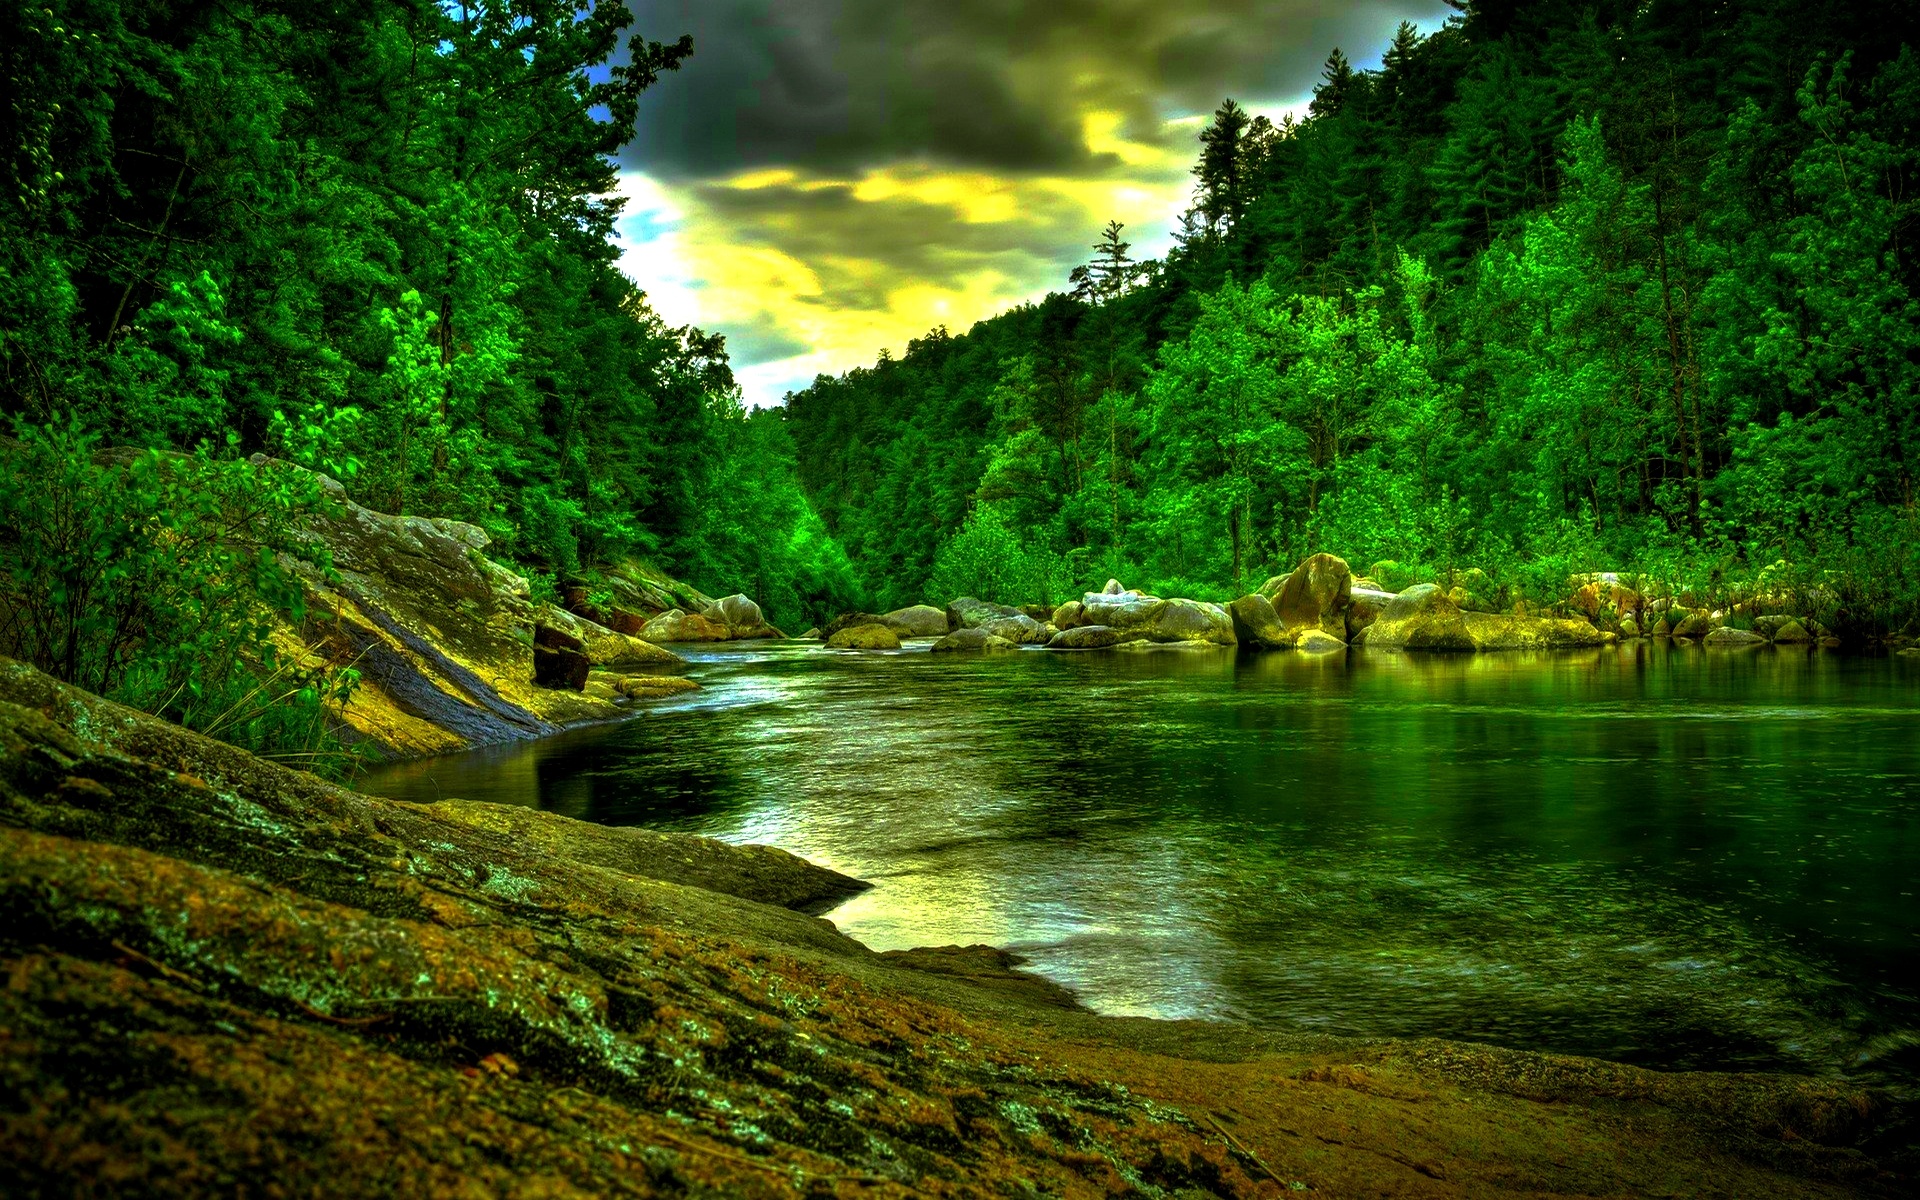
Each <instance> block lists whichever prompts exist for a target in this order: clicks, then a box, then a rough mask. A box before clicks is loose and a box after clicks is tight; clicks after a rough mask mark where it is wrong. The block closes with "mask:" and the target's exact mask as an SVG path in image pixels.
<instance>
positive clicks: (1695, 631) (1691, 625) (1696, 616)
mask: <svg viewBox="0 0 1920 1200" xmlns="http://www.w3.org/2000/svg"><path fill="white" fill-rule="evenodd" d="M1712 631H1713V622H1712V621H1711V620H1710V619H1709V618H1708V616H1707V614H1706V613H1704V612H1690V613H1688V614H1687V615H1686V616H1685V617H1683V618H1681V619H1680V620H1679V621H1678V622H1677V623H1675V625H1674V627H1673V636H1674V637H1677V638H1703V637H1705V636H1707V634H1709V633H1711V632H1712Z"/></svg>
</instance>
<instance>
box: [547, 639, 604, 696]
mask: <svg viewBox="0 0 1920 1200" xmlns="http://www.w3.org/2000/svg"><path fill="white" fill-rule="evenodd" d="M592 671H593V661H592V660H591V659H589V658H588V657H587V656H586V655H585V654H582V653H581V652H580V651H578V650H556V649H553V648H551V647H548V646H535V647H534V648H533V682H534V684H535V685H536V686H538V687H544V688H558V689H565V690H566V691H569V692H584V691H586V690H587V676H588V675H589V674H591V673H592Z"/></svg>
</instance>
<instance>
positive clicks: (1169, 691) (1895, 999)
mask: <svg viewBox="0 0 1920 1200" xmlns="http://www.w3.org/2000/svg"><path fill="white" fill-rule="evenodd" d="M923 651H924V645H920V644H914V643H909V648H908V651H907V652H904V653H902V654H899V655H890V656H873V655H857V654H838V653H828V652H825V651H822V650H820V649H818V648H817V647H812V646H806V645H802V644H797V643H785V644H779V643H760V644H755V645H753V646H751V647H746V648H741V647H719V648H695V649H693V650H692V651H691V652H690V654H689V657H690V658H691V660H692V663H691V666H690V670H691V672H692V674H693V675H694V676H695V678H697V679H698V680H699V681H700V682H701V683H702V685H703V690H702V691H701V692H699V693H695V694H693V695H692V696H690V697H688V698H687V699H685V700H680V701H676V702H673V703H670V704H668V705H663V706H660V707H655V708H651V709H649V710H647V711H646V712H645V713H644V714H643V715H641V716H639V717H638V718H636V719H635V720H634V721H632V722H630V723H628V724H626V725H622V726H619V727H615V728H611V729H602V730H597V731H591V732H589V733H587V734H584V735H582V734H571V735H566V736H563V737H561V738H556V739H551V740H549V741H547V742H542V743H535V744H532V745H528V746H523V747H517V748H510V749H504V750H494V751H487V752H483V753H480V754H476V755H469V756H459V757H455V758H450V759H443V760H436V761H434V762H430V763H421V764H406V765H403V766H401V767H396V768H393V769H391V770H389V771H387V772H385V773H383V774H379V775H376V776H375V777H374V778H372V779H371V780H370V781H369V786H370V787H371V788H373V789H374V790H383V791H387V792H389V793H390V794H395V795H404V796H407V797H408V798H413V799H433V798H435V797H437V796H441V795H466V796H471V797H475V798H484V799H495V800H502V801H506V802H517V803H545V804H547V805H549V806H553V807H559V808H562V809H563V810H564V811H567V812H569V813H570V814H572V815H576V816H582V817H585V818H588V819H593V820H600V821H607V822H613V823H624V822H635V823H645V824H650V825H654V826H658V827H662V828H674V829H684V830H690V831H696V832H701V833H706V834H711V835H714V836H719V837H724V838H728V839H731V840H735V841H754V842H768V843H773V844H777V845H782V846H785V847H787V848H789V849H792V850H794V851H796V852H797V853H801V854H804V855H806V856H808V857H810V858H813V859H814V860H816V861H819V862H821V863H823V864H824V865H827V866H831V867H833V868H835V869H837V870H842V871H846V872H848V873H851V874H855V875H859V876H862V877H864V878H867V879H869V880H872V881H875V882H876V883H877V886H876V887H875V888H873V889H872V890H871V891H868V892H865V893H863V894H862V895H860V896H857V897H855V898H854V899H852V900H850V901H849V902H848V903H847V904H845V905H843V906H842V907H841V908H839V909H837V910H836V911H835V912H834V913H833V914H831V919H832V920H833V921H834V922H835V923H836V924H838V925H840V926H841V927H842V928H843V929H845V930H846V931H847V932H848V933H849V934H851V935H852V936H854V937H857V938H859V939H861V940H862V941H865V942H867V943H868V944H870V945H873V946H875V947H876V948H879V949H892V948H903V947H907V946H915V945H941V944H950V943H961V944H968V943H974V942H986V943H991V944H995V945H1002V946H1007V947H1009V948H1012V949H1014V950H1016V951H1017V952H1019V953H1021V954H1024V955H1026V956H1027V957H1028V958H1029V959H1030V960H1031V963H1032V966H1033V968H1034V969H1036V970H1038V971H1040V972H1041V973H1043V974H1045V975H1047V976H1048V977H1049V978H1052V979H1054V980H1055V981H1057V982H1059V983H1061V984H1063V985H1065V986H1067V987H1070V988H1072V989H1073V990H1074V991H1075V992H1076V993H1078V994H1079V995H1080V997H1081V998H1082V1000H1083V1001H1084V1002H1086V1003H1088V1004H1089V1005H1091V1006H1092V1007H1094V1008H1096V1009H1099V1010H1101V1011H1106V1012H1112V1013H1121V1014H1132V1015H1143V1016H1159V1017H1210V1018H1222V1019H1233V1020H1246V1021H1255V1022H1259V1023H1262V1024H1267V1025H1273V1026H1278V1027H1288V1028H1301V1029H1314V1030H1324V1031H1332V1032H1339V1033H1348V1034H1361V1035H1435V1036H1445V1037H1457V1038H1460V1037H1464V1038H1476V1039H1482V1040H1487V1041H1492V1042H1498V1043H1501V1044H1505V1045H1512V1046H1522V1047H1531V1048H1545V1049H1552V1050H1560V1051H1568V1052H1575V1053H1587V1054H1596V1055H1602V1056H1606V1057H1613V1058H1620V1059H1625V1060H1629V1061H1636V1062H1642V1063H1648V1064H1652V1065H1660V1066H1670V1067H1785V1068H1791V1069H1797V1070H1807V1071H1832V1070H1840V1069H1843V1068H1844V1069H1863V1070H1867V1071H1870V1072H1871V1071H1881V1072H1888V1073H1891V1074H1893V1075H1895V1076H1898V1077H1899V1078H1901V1079H1903V1080H1906V1081H1909V1082H1910V1081H1911V1080H1912V1079H1913V1078H1914V1077H1915V1076H1914V1069H1915V1066H1916V1063H1920V1037H1917V1036H1916V1034H1915V1032H1914V1031H1915V1030H1916V1028H1920V980H1917V979H1916V970H1917V968H1916V964H1920V914H1917V913H1916V906H1915V905H1914V903H1913V892H1914V890H1915V889H1914V887H1913V884H1912V878H1913V876H1914V874H1915V866H1916V864H1920V697H1917V696H1916V693H1915V691H1914V689H1913V687H1912V685H1911V681H1905V682H1903V681H1902V680H1901V679H1900V678H1899V677H1898V676H1897V675H1895V673H1894V672H1893V671H1892V670H1891V669H1890V668H1889V666H1888V665H1887V664H1886V663H1884V662H1875V661H1872V660H1866V659H1846V658H1837V657H1831V656H1822V655H1798V654H1795V655H1775V654H1771V653H1768V654H1756V655H1746V656H1741V658H1740V660H1739V661H1738V662H1734V661H1731V660H1726V659H1724V658H1721V659H1716V658H1715V657H1713V656H1710V655H1705V654H1701V653H1686V652H1677V651H1668V650H1665V649H1662V648H1659V647H1648V646H1644V645H1642V646H1634V647H1626V648H1622V649H1616V650H1607V651H1601V652H1590V653H1582V654H1572V655H1561V656H1551V655H1540V656H1533V655H1483V656H1478V657H1468V658H1455V659H1444V658H1440V659H1434V658H1427V659H1422V658H1419V657H1418V656H1409V655H1396V656H1379V657H1368V656H1364V655H1354V656H1351V657H1346V658H1342V657H1338V656H1335V657H1334V658H1333V659H1332V660H1327V659H1312V660H1309V659H1307V658H1304V657H1302V656H1297V655H1285V654H1275V655H1266V656H1240V657H1238V658H1236V657H1235V656H1233V655H1231V654H1219V655H1199V656H1179V655H1121V654H1098V653H1095V654H1074V655H1058V654H1040V653H1031V654H1021V655H1009V656H995V657H992V658H979V657H971V658H970V657H967V656H948V655H929V654H926V653H924V652H923Z"/></svg>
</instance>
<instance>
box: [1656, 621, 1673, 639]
mask: <svg viewBox="0 0 1920 1200" xmlns="http://www.w3.org/2000/svg"><path fill="white" fill-rule="evenodd" d="M1653 636H1654V637H1657V638H1670V637H1672V636H1673V626H1672V625H1670V624H1668V622H1667V619H1666V618H1665V617H1661V618H1660V619H1659V620H1658V621H1656V622H1655V623H1654V626H1653Z"/></svg>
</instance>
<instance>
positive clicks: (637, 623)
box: [607, 608, 647, 637]
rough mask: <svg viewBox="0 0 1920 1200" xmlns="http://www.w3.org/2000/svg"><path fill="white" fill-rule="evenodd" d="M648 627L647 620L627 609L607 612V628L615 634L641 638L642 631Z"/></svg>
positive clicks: (612, 609)
mask: <svg viewBox="0 0 1920 1200" xmlns="http://www.w3.org/2000/svg"><path fill="white" fill-rule="evenodd" d="M646 627H647V618H645V617H644V616H641V615H640V614H639V613H637V612H634V611H633V610H632V609H627V608H610V609H608V610H607V628H608V629H611V630H613V631H614V632H615V633H624V634H626V635H627V636H628V637H639V636H640V632H641V630H643V629H645V628H646Z"/></svg>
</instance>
